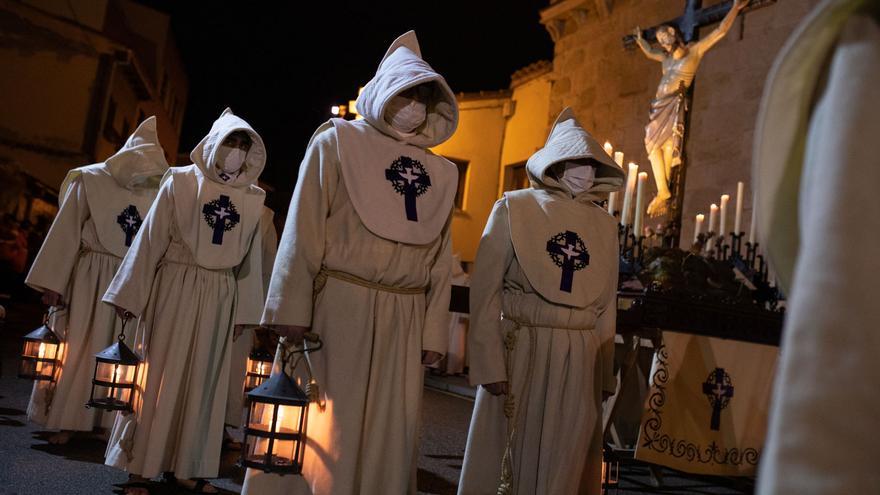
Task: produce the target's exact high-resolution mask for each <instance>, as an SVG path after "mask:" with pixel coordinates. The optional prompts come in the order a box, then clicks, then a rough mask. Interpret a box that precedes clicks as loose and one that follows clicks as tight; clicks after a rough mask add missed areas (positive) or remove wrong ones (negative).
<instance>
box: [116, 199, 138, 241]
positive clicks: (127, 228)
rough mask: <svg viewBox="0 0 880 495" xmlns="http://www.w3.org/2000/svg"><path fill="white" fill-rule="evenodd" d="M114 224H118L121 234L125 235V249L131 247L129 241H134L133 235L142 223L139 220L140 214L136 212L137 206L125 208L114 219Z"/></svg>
mask: <svg viewBox="0 0 880 495" xmlns="http://www.w3.org/2000/svg"><path fill="white" fill-rule="evenodd" d="M116 223H118V224H119V227H121V228H122V232H123V233H125V247H131V241H132V240H133V239H134V236H135V234H137V233H138V230H140V228H141V224H143V223H144V222H143V220H141V214H140V212H138V209H137V206H135V205H128V206H126V207H125V209H124V210H122V213H120V214H119V215H118V216H117V217H116Z"/></svg>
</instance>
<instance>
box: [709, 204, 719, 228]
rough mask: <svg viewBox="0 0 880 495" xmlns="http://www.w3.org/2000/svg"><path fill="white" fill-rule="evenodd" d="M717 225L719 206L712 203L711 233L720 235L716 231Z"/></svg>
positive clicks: (710, 210) (710, 211) (710, 214)
mask: <svg viewBox="0 0 880 495" xmlns="http://www.w3.org/2000/svg"><path fill="white" fill-rule="evenodd" d="M716 223H718V205H716V204H715V203H712V204H711V205H709V232H712V233H716V234H717V233H718V231H716V230H715V224H716Z"/></svg>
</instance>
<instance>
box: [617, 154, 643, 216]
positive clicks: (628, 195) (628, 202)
mask: <svg viewBox="0 0 880 495" xmlns="http://www.w3.org/2000/svg"><path fill="white" fill-rule="evenodd" d="M638 174H639V166H638V165H636V164H635V163H632V162H630V164H629V174H628V175H627V176H626V191H624V194H623V209H622V210H620V225H624V226H626V225H629V223H630V221H629V220H630V218H629V217H630V214H631V213H632V206H633V194H635V192H636V177H637V176H638Z"/></svg>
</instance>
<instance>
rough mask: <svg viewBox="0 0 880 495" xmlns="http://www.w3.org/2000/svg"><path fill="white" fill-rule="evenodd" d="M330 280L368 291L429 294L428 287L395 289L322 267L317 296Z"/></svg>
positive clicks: (319, 274)
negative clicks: (358, 286)
mask: <svg viewBox="0 0 880 495" xmlns="http://www.w3.org/2000/svg"><path fill="white" fill-rule="evenodd" d="M328 278H335V279H336V280H342V281H343V282H348V283H350V284H354V285H360V286H361V287H366V288H368V289H375V290H381V291H383V292H390V293H392V294H405V295H414V294H424V293H425V292H428V288H427V287H395V286H393V285H385V284H380V283H378V282H372V281H370V280H365V279H362V278H360V277H358V276H357V275H352V274H350V273H346V272H340V271H336V270H329V269H327V268H326V267H322V268H321V271H320V272H318V275H316V276H315V286H314V294H315V295H316V296H317V295H318V294H320V293H321V291H322V290H324V286H325V285H327V279H328Z"/></svg>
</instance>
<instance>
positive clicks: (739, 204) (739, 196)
mask: <svg viewBox="0 0 880 495" xmlns="http://www.w3.org/2000/svg"><path fill="white" fill-rule="evenodd" d="M744 188H745V185H744V184H743V183H742V182H737V183H736V213H735V214H734V217H733V232H734V233H736V235H739V234H740V232H742V216H743V189H744Z"/></svg>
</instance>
